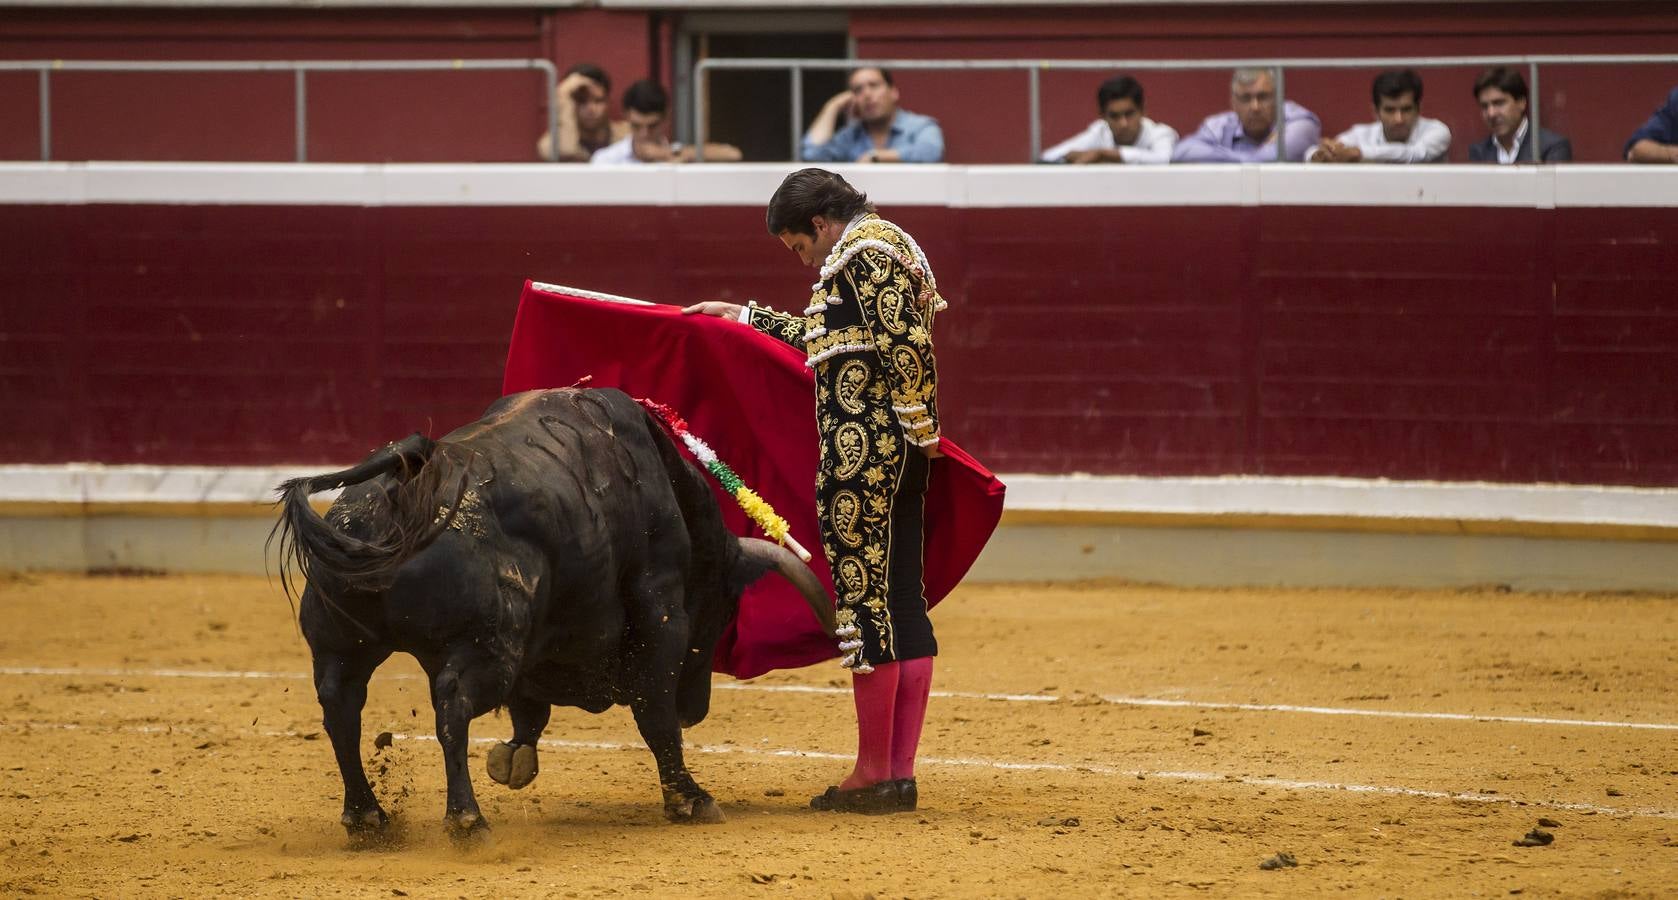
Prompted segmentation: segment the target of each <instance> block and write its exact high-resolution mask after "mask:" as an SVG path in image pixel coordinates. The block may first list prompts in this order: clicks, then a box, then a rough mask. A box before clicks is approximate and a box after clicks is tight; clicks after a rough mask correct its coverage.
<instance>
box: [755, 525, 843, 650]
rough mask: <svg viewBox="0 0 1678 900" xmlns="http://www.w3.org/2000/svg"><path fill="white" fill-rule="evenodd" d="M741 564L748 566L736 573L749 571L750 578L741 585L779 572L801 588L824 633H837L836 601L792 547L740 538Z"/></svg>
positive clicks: (799, 589)
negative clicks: (834, 613)
mask: <svg viewBox="0 0 1678 900" xmlns="http://www.w3.org/2000/svg"><path fill="white" fill-rule="evenodd" d="M739 565H740V566H744V567H749V569H748V570H742V569H739V568H737V569H736V572H737V573H739V574H746V572H747V571H750V575H749V577H746V578H744V579H743V580H742V581H741V582H740V584H741V585H742V586H744V585H747V584H751V583H752V582H754V581H756V580H758V579H759V578H761V577H763V575H764V573H766V572H768V571H769V570H770V569H774V570H775V571H776V572H779V573H780V575H781V577H783V578H785V579H786V580H787V581H789V582H791V583H792V586H793V587H795V588H798V593H799V595H800V596H802V597H803V598H804V602H805V603H808V604H809V605H810V611H811V612H813V613H815V614H816V620H817V621H818V622H820V623H821V626H822V632H823V633H824V634H826V635H827V636H828V637H833V636H834V634H833V632H834V629H835V628H837V627H838V626H837V625H836V624H835V623H834V621H833V601H832V600H831V599H830V598H829V597H828V596H827V591H826V590H824V589H823V588H822V583H821V579H819V578H817V577H816V573H815V572H812V571H811V570H810V567H809V566H807V565H805V564H804V563H803V562H802V561H800V560H799V558H798V557H796V556H794V555H793V554H792V551H791V550H788V549H787V548H785V547H782V546H781V545H780V544H776V543H772V542H770V541H766V540H762V539H761V538H740V563H739ZM753 570H755V571H753Z"/></svg>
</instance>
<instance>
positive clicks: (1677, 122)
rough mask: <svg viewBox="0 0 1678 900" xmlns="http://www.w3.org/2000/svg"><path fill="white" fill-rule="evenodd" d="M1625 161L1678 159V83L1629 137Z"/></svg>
mask: <svg viewBox="0 0 1678 900" xmlns="http://www.w3.org/2000/svg"><path fill="white" fill-rule="evenodd" d="M1626 162H1634V163H1678V87H1675V88H1673V89H1672V93H1670V94H1667V95H1666V105H1665V106H1662V107H1661V108H1660V109H1657V110H1655V114H1654V115H1652V116H1650V117H1649V121H1647V122H1644V123H1643V127H1642V128H1639V129H1637V131H1635V132H1633V133H1632V135H1631V139H1630V140H1628V141H1626Z"/></svg>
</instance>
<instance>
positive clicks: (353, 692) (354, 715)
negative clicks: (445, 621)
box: [314, 652, 390, 838]
mask: <svg viewBox="0 0 1678 900" xmlns="http://www.w3.org/2000/svg"><path fill="white" fill-rule="evenodd" d="M389 655H390V654H389V653H388V652H383V653H369V654H366V655H359V656H357V655H339V654H335V653H316V654H315V661H314V669H315V673H314V674H315V696H316V698H317V699H319V700H320V708H321V712H322V714H323V715H322V724H323V725H324V726H325V727H326V735H327V737H328V738H330V739H331V740H332V753H333V755H334V756H336V757H337V759H338V774H339V775H340V776H342V777H343V779H344V815H343V817H342V819H340V821H342V822H343V823H344V828H345V829H346V830H347V831H349V833H350V837H352V838H366V837H375V836H377V835H379V834H380V833H382V832H383V831H384V829H385V826H386V825H388V824H389V823H390V817H389V816H387V815H385V811H384V810H383V809H382V808H381V807H380V806H379V800H378V798H377V797H375V796H373V787H372V785H370V784H368V783H367V771H366V770H365V769H364V768H362V764H361V708H362V707H363V706H364V705H365V704H366V703H367V680H368V679H369V678H371V677H373V670H374V669H376V668H378V667H379V663H382V662H384V661H385V658H386V657H388V656H389Z"/></svg>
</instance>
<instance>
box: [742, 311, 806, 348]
mask: <svg viewBox="0 0 1678 900" xmlns="http://www.w3.org/2000/svg"><path fill="white" fill-rule="evenodd" d="M741 321H742V322H745V323H746V324H747V325H750V326H752V327H753V328H756V329H757V330H758V331H761V332H763V333H764V334H767V335H769V336H770V337H772V338H775V339H776V340H781V341H785V342H787V343H789V344H791V345H793V346H794V347H797V348H798V349H800V350H803V349H804V328H805V323H804V317H803V316H795V315H793V314H791V313H784V312H781V311H779V310H774V309H770V308H769V307H767V306H758V305H757V301H756V300H753V301H751V302H750V303H748V304H747V305H746V308H745V311H744V312H743V313H742V318H741Z"/></svg>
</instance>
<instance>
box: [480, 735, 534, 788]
mask: <svg viewBox="0 0 1678 900" xmlns="http://www.w3.org/2000/svg"><path fill="white" fill-rule="evenodd" d="M484 765H485V768H487V769H488V770H489V777H490V779H491V780H493V781H495V782H496V783H498V784H504V785H506V786H508V787H510V788H512V789H513V790H515V791H516V790H518V789H519V788H522V787H528V786H529V785H530V783H531V782H532V781H535V780H536V773H537V771H539V767H538V766H537V764H536V747H535V746H533V745H531V744H496V745H495V746H494V747H491V748H489V759H487V760H486V761H485V763H484Z"/></svg>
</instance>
